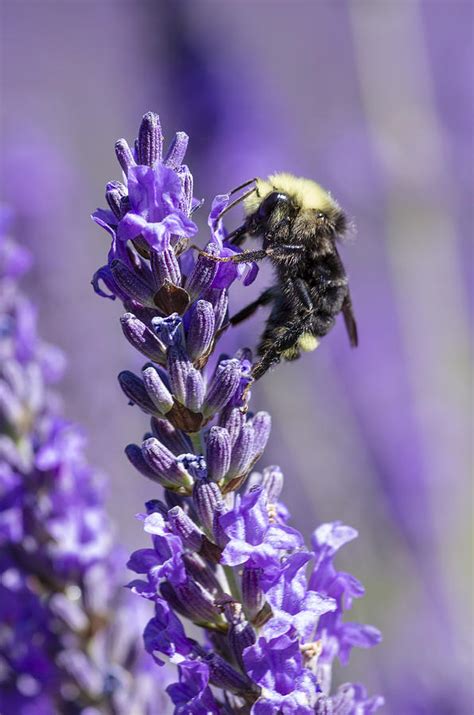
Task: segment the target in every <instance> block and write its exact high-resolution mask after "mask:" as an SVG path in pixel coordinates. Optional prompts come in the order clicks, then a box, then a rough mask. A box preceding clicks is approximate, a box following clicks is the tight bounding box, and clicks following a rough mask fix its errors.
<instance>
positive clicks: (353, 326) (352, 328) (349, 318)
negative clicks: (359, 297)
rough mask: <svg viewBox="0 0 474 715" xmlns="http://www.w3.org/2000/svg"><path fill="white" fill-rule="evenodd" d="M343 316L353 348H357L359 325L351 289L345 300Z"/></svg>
mask: <svg viewBox="0 0 474 715" xmlns="http://www.w3.org/2000/svg"><path fill="white" fill-rule="evenodd" d="M342 315H343V316H344V323H345V324H346V330H347V334H348V335H349V340H350V343H351V345H352V347H353V348H356V347H357V346H358V344H359V336H358V334H357V323H356V320H355V317H354V311H353V309H352V299H351V294H350V292H349V289H347V295H346V297H345V298H344V303H343V304H342Z"/></svg>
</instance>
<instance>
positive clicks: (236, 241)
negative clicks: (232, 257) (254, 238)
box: [225, 223, 248, 246]
mask: <svg viewBox="0 0 474 715" xmlns="http://www.w3.org/2000/svg"><path fill="white" fill-rule="evenodd" d="M247 236H248V228H247V224H246V223H243V224H242V226H239V227H238V228H236V229H235V230H234V231H232V232H231V233H229V235H228V236H227V238H226V239H225V240H226V243H230V244H231V245H232V246H240V245H241V244H242V243H243V242H244V241H245V239H246V238H247Z"/></svg>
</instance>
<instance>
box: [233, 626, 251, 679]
mask: <svg viewBox="0 0 474 715" xmlns="http://www.w3.org/2000/svg"><path fill="white" fill-rule="evenodd" d="M228 639H229V645H230V648H231V650H232V653H233V655H234V658H235V659H236V661H237V663H238V664H239V665H240V667H241V668H242V670H243V671H244V672H245V666H244V659H243V657H242V653H243V652H244V650H245V648H248V647H249V646H251V645H253V644H254V643H255V641H256V636H255V631H254V629H253V628H252V626H251V625H250V623H249V622H248V621H240V622H239V623H232V624H231V626H230V628H229V634H228Z"/></svg>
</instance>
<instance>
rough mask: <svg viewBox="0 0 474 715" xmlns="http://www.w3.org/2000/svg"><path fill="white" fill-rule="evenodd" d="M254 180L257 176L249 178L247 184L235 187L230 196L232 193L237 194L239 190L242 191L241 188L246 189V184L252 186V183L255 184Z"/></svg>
mask: <svg viewBox="0 0 474 715" xmlns="http://www.w3.org/2000/svg"><path fill="white" fill-rule="evenodd" d="M254 181H257V178H255V179H249V181H246V182H245V184H240V186H236V187H235V189H232V191H229V196H232V194H236V193H237V191H240V189H245V187H246V186H250V184H253V182H254Z"/></svg>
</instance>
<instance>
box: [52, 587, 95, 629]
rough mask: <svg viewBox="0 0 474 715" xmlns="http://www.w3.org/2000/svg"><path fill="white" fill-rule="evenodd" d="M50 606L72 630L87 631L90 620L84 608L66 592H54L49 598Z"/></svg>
mask: <svg viewBox="0 0 474 715" xmlns="http://www.w3.org/2000/svg"><path fill="white" fill-rule="evenodd" d="M49 607H50V608H51V610H52V612H53V613H54V614H55V615H56V616H58V618H61V620H63V621H64V622H65V623H66V624H67V625H68V627H69V628H70V629H71V630H72V631H77V632H80V631H85V630H86V628H87V626H88V625H89V620H88V618H87V615H86V614H85V613H84V611H83V609H82V608H81V607H80V606H79V604H77V603H74V601H71V600H70V599H69V598H68V597H67V596H66V595H65V594H64V593H54V594H53V595H52V596H51V598H50V599H49Z"/></svg>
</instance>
